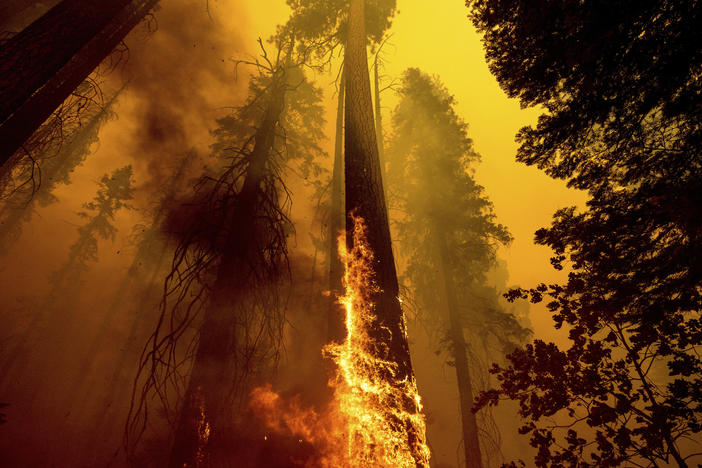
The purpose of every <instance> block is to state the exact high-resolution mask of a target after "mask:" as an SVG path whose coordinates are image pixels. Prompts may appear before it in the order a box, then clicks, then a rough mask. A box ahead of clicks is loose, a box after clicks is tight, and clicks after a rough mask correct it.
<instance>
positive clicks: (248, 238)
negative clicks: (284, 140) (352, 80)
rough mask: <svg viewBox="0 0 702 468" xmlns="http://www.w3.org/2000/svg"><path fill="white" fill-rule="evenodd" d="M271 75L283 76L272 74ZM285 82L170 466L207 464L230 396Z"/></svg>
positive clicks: (242, 202)
mask: <svg viewBox="0 0 702 468" xmlns="http://www.w3.org/2000/svg"><path fill="white" fill-rule="evenodd" d="M273 79H274V80H281V81H282V80H284V77H275V76H274V78H273ZM284 86H285V83H282V82H279V83H278V85H277V86H276V89H275V90H274V91H273V92H272V95H271V104H270V107H269V108H268V110H267V112H266V114H265V116H264V118H263V120H262V123H261V126H260V128H259V130H258V131H257V134H256V139H255V145H254V149H253V151H252V153H251V157H250V161H251V162H250V165H249V168H248V171H247V175H246V179H245V182H244V185H243V187H242V189H241V192H240V199H239V202H238V203H237V208H236V210H237V211H236V212H235V213H234V216H233V222H232V224H233V226H235V229H232V234H231V235H230V237H229V239H228V243H227V244H228V245H229V246H230V247H231V255H228V256H227V257H226V258H224V259H223V260H222V263H221V264H220V266H219V270H218V272H217V281H216V282H215V284H214V286H213V291H212V296H211V299H210V304H209V305H208V306H207V308H206V310H205V315H204V317H203V323H202V326H201V328H200V334H199V335H200V336H199V342H198V348H197V352H196V355H195V361H194V362H193V370H192V374H191V377H190V381H189V383H188V388H187V390H186V393H185V398H184V402H183V407H182V409H181V413H180V418H179V422H178V425H177V427H176V431H175V440H174V443H173V448H172V450H171V457H170V462H169V466H170V467H171V468H184V467H188V468H190V467H200V466H207V464H208V457H209V453H210V451H211V446H212V439H216V438H218V437H219V434H218V430H219V427H220V421H221V420H222V413H225V414H228V411H224V409H225V405H227V403H228V402H229V401H230V397H229V394H230V392H231V386H232V385H234V384H235V383H236V382H234V379H235V378H236V376H235V375H234V374H233V373H232V371H231V368H232V362H231V360H232V352H233V351H234V350H236V347H237V346H238V345H240V344H239V343H237V336H236V335H237V333H236V328H237V326H238V325H237V317H236V315H235V313H233V312H232V310H236V303H238V302H240V301H243V300H244V298H245V297H246V295H247V289H248V287H249V285H248V281H247V279H248V278H249V277H250V275H251V271H250V267H249V265H250V263H249V262H251V261H253V262H255V261H256V257H259V256H260V255H261V252H258V251H255V250H256V248H255V236H256V231H257V229H256V224H257V219H256V217H257V212H256V211H257V207H258V206H259V203H260V196H261V193H260V185H261V182H262V180H263V179H264V177H265V175H266V164H267V162H268V159H269V158H270V156H271V154H272V149H273V144H274V140H275V129H276V125H277V122H278V120H279V119H280V115H281V113H282V111H283V106H284V99H285V90H284Z"/></svg>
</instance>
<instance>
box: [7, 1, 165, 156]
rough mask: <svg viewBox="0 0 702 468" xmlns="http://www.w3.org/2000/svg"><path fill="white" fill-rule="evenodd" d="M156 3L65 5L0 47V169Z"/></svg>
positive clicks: (82, 2)
mask: <svg viewBox="0 0 702 468" xmlns="http://www.w3.org/2000/svg"><path fill="white" fill-rule="evenodd" d="M157 3H158V0H104V1H102V2H99V3H97V2H92V1H88V0H63V1H62V2H60V3H59V4H58V5H56V6H55V7H53V8H52V9H50V10H49V11H48V12H47V13H45V14H44V15H42V16H41V17H40V18H39V19H37V20H36V21H35V22H34V23H32V24H31V25H30V26H28V27H27V28H25V29H24V30H23V31H22V32H20V33H19V34H16V35H15V36H13V37H12V38H11V39H10V40H8V41H6V42H4V43H3V44H2V45H0V166H2V165H4V164H5V163H6V162H7V161H8V159H10V157H11V156H12V155H13V154H14V153H15V152H16V151H17V150H18V149H19V148H20V147H21V146H22V144H23V143H24V142H25V141H26V140H27V139H28V138H29V137H30V136H31V135H32V133H34V131H35V130H36V129H37V128H39V126H40V125H41V124H42V122H44V121H45V120H46V119H48V118H49V117H50V116H51V114H52V112H54V110H55V109H56V108H57V107H59V106H60V105H61V103H62V102H63V101H64V100H65V99H66V98H68V96H69V95H70V94H71V93H72V92H73V91H74V90H75V89H76V87H77V86H78V85H79V84H80V83H81V82H83V80H85V79H86V78H87V77H88V75H89V74H90V73H91V72H92V71H93V70H94V69H95V68H96V67H97V66H98V65H99V64H100V62H102V61H103V60H104V59H105V57H107V56H108V55H109V54H110V52H112V50H113V49H114V48H115V47H116V46H117V45H118V44H119V43H120V42H121V41H122V40H123V39H124V37H125V36H126V35H127V33H128V32H129V31H131V29H132V28H133V27H134V26H135V25H136V24H138V23H139V21H141V20H142V19H143V18H144V16H145V15H146V14H147V13H148V12H149V11H150V10H151V9H152V8H154V6H155V5H156V4H157ZM57 37H60V38H61V40H56V38H57Z"/></svg>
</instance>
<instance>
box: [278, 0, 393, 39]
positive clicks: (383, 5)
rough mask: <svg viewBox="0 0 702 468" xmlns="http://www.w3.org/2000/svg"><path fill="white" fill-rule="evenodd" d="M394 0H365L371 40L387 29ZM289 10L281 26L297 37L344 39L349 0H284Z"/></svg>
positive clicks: (368, 31)
mask: <svg viewBox="0 0 702 468" xmlns="http://www.w3.org/2000/svg"><path fill="white" fill-rule="evenodd" d="M395 3H396V0H366V2H365V17H366V35H367V37H368V40H369V41H370V42H371V43H379V42H380V41H381V40H382V38H383V34H385V31H387V30H388V29H389V28H390V24H391V22H392V17H393V16H394V15H395V7H396V5H395ZM287 4H288V6H289V7H290V8H291V9H292V14H291V17H290V20H289V21H288V23H287V24H286V25H285V28H289V29H292V30H294V31H295V33H296V35H297V36H298V37H299V38H300V39H305V40H313V41H319V40H328V41H329V42H328V45H337V44H339V43H343V42H344V41H345V40H346V29H347V19H348V11H349V0H287Z"/></svg>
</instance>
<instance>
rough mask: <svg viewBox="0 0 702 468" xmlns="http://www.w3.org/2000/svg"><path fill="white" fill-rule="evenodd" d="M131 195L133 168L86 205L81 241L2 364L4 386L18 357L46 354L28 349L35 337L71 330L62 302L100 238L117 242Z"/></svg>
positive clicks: (109, 178)
mask: <svg viewBox="0 0 702 468" xmlns="http://www.w3.org/2000/svg"><path fill="white" fill-rule="evenodd" d="M132 193H133V187H132V167H131V166H125V167H123V168H120V169H117V170H115V171H113V172H112V174H110V175H107V174H105V175H104V176H103V177H102V178H101V179H100V181H99V183H98V191H97V194H96V195H95V198H94V199H93V200H92V201H90V202H88V203H85V204H84V205H83V208H84V211H81V212H80V213H79V215H80V216H81V217H83V218H85V219H86V222H85V224H83V225H82V226H80V227H79V228H78V239H76V241H75V242H74V243H73V244H72V245H71V247H70V249H69V253H68V259H67V260H66V262H65V263H64V264H63V265H62V266H61V268H59V269H58V270H56V271H55V272H54V273H52V275H51V277H50V282H51V290H50V291H49V293H48V294H47V296H46V298H45V299H44V300H43V301H42V304H41V306H40V307H39V310H38V311H37V312H36V314H35V315H34V317H33V318H32V320H31V321H30V323H29V326H28V327H27V329H26V330H25V332H24V333H23V334H22V335H21V337H20V340H19V343H17V344H16V345H15V347H14V350H13V351H12V353H10V354H9V355H8V356H7V358H6V360H5V362H4V363H3V367H2V371H0V378H2V379H3V382H5V381H6V379H7V378H8V377H9V375H10V372H11V371H12V370H13V368H14V364H15V363H16V361H17V359H18V358H19V357H22V358H23V359H25V360H26V361H29V360H30V359H31V357H36V355H37V354H41V353H40V352H39V349H38V348H41V350H43V349H44V345H45V344H44V343H42V346H32V348H31V350H30V349H29V345H30V344H32V345H33V344H34V343H31V340H30V339H31V338H32V337H33V336H36V335H39V336H42V335H43V336H46V334H47V332H48V333H63V332H66V331H70V330H72V326H73V325H75V319H76V317H71V316H70V315H68V314H66V313H65V312H62V311H60V306H59V304H60V301H61V300H62V299H64V298H67V297H70V296H71V294H75V293H76V292H77V291H79V290H80V283H81V278H82V276H83V274H84V273H85V272H86V271H87V270H88V268H89V265H90V263H93V262H96V261H97V260H98V257H97V254H98V238H100V237H101V238H103V239H114V236H115V234H116V232H117V228H115V226H114V225H113V224H112V223H113V221H114V217H115V215H116V214H117V212H118V211H119V210H120V209H122V208H124V207H127V206H128V205H127V202H128V201H129V200H131V198H132ZM41 362H44V360H41ZM51 362H53V361H51ZM35 390H36V391H38V388H37V387H35Z"/></svg>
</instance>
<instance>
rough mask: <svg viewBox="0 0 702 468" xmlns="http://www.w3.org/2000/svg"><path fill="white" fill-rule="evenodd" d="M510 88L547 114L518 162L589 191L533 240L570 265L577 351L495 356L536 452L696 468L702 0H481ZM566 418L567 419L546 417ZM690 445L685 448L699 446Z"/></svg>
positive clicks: (476, 6) (488, 39)
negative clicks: (503, 362)
mask: <svg viewBox="0 0 702 468" xmlns="http://www.w3.org/2000/svg"><path fill="white" fill-rule="evenodd" d="M469 5H470V6H471V8H472V9H471V15H472V17H473V21H474V23H475V25H476V26H477V28H478V30H479V31H480V32H482V33H483V34H484V42H485V45H486V51H487V59H488V63H489V65H490V67H491V70H492V71H493V73H494V74H495V75H496V77H497V78H498V80H499V82H500V84H501V85H502V87H503V88H504V89H505V90H506V91H507V93H508V94H509V95H510V96H512V97H518V98H519V99H520V100H521V102H522V104H523V105H525V106H536V105H542V106H543V107H544V108H545V110H546V113H545V114H544V115H542V116H541V117H540V118H539V122H538V124H537V125H536V126H535V127H525V128H523V129H522V130H521V131H520V132H519V134H518V136H517V139H518V141H519V143H520V147H519V150H518V154H517V159H518V160H520V161H523V162H525V163H527V164H535V165H537V166H538V167H540V168H542V169H543V170H545V171H546V173H548V174H549V175H551V176H552V177H555V178H563V179H567V181H568V184H569V185H570V186H572V187H576V188H579V189H583V190H587V191H588V193H589V195H590V199H589V201H588V202H587V207H586V209H585V210H583V211H579V210H576V208H574V207H571V208H566V209H563V210H560V211H558V212H557V213H556V215H555V217H554V221H553V224H552V226H551V227H550V228H548V229H542V230H540V231H538V232H537V235H536V241H537V243H539V244H542V245H548V246H550V247H551V248H552V249H553V250H554V253H555V256H554V258H553V259H552V263H553V265H554V267H555V268H556V269H563V268H564V267H570V268H571V269H572V272H571V273H570V274H569V276H568V280H567V282H566V283H565V284H563V285H550V286H546V285H543V284H542V285H539V286H537V287H536V288H533V289H531V290H529V291H524V290H516V291H514V292H513V293H512V294H511V297H512V298H516V297H527V296H530V297H531V299H532V301H534V302H538V301H541V300H542V299H543V298H544V297H549V298H550V299H551V300H550V302H549V304H548V307H549V309H550V310H551V312H552V313H553V317H554V320H555V323H556V326H557V327H558V328H560V327H562V326H563V325H565V326H566V327H567V328H568V329H569V330H570V333H569V338H570V340H571V344H570V347H569V348H568V349H567V350H561V349H560V348H559V347H558V346H556V345H555V344H553V343H545V342H543V341H538V340H537V341H535V342H534V343H533V344H532V345H529V346H527V347H525V348H522V349H520V350H518V351H516V352H515V353H513V354H512V355H511V358H510V360H511V364H510V365H509V366H507V367H504V368H496V369H495V372H496V373H498V376H499V378H500V379H501V381H502V384H501V387H500V389H497V390H494V391H491V392H489V393H487V394H485V395H483V396H482V398H481V404H483V405H484V404H488V403H496V402H497V400H498V398H500V397H507V398H511V399H514V400H517V401H518V402H519V403H520V406H521V415H522V416H523V417H524V418H525V419H526V422H525V425H524V427H523V432H525V433H531V443H532V445H533V446H535V447H537V448H538V449H539V454H538V457H537V460H536V462H537V465H539V466H562V464H571V465H574V464H577V465H578V466H593V465H596V466H619V465H621V464H639V465H648V466H660V464H662V463H667V462H668V461H669V460H671V459H672V460H673V461H674V463H675V464H676V465H677V466H681V467H687V466H688V460H687V459H686V458H687V457H690V456H692V455H691V454H692V453H693V452H695V451H698V450H695V449H693V448H685V444H686V442H685V441H686V439H688V438H689V437H692V436H695V435H696V434H699V432H700V430H701V429H702V418H701V414H700V413H702V404H701V403H702V393H701V392H700V388H702V378H701V374H702V362H701V361H700V358H699V344H700V341H701V339H702V326H701V325H700V320H699V316H700V310H701V309H702V307H701V306H702V274H700V266H699V265H700V262H699V259H700V258H702V252H701V250H700V248H701V247H700V246H701V245H702V243H701V242H700V241H701V240H702V237H701V233H702V229H700V226H701V224H702V223H701V221H702V217H701V216H700V210H699V206H701V205H702V203H701V202H702V198H700V194H701V193H702V191H701V190H700V189H701V188H702V184H701V182H700V181H701V180H702V177H701V176H702V160H701V159H700V142H701V141H702V140H701V139H700V135H702V133H701V129H702V81H700V79H699V69H700V65H701V63H702V55H701V54H700V48H699V47H698V44H699V43H700V40H701V39H702V29H701V28H699V24H700V20H701V17H700V15H702V11H701V10H700V8H699V6H698V5H697V3H696V2H694V1H682V2H670V1H662V2H650V1H644V2H634V1H620V2H615V3H611V2H610V3H606V4H605V3H598V2H592V1H585V2H576V1H566V2H561V3H558V4H556V3H549V2H542V1H536V2H526V1H516V2H501V1H492V0H486V1H474V2H469ZM551 417H553V418H554V420H555V422H554V423H549V422H548V420H549V419H550V418H551ZM686 454H687V455H686Z"/></svg>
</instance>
